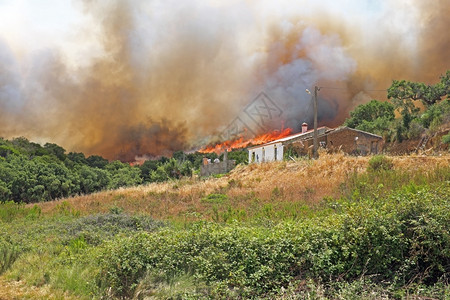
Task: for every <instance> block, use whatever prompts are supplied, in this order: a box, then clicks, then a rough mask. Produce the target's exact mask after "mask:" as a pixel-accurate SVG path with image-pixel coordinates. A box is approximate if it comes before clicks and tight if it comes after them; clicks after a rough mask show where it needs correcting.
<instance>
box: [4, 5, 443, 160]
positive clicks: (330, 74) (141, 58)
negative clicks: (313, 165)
mask: <svg viewBox="0 0 450 300" xmlns="http://www.w3.org/2000/svg"><path fill="white" fill-rule="evenodd" d="M449 10H450V0H435V1H420V0H384V1H382V0H364V1H361V0H359V1H357V0H342V1H332V0H317V1H307V0H297V1H290V0H279V1H273V0H272V1H269V0H259V1H256V0H228V1H220V0H184V1H175V0H164V1H160V0H151V1H144V0H142V1H138V0H121V1H119V0H53V1H52V0H40V1H33V0H14V1H13V0H0V20H1V21H0V136H2V137H4V138H13V137H18V136H25V137H27V138H28V139H30V140H33V141H37V142H41V143H45V142H51V143H57V144H59V145H61V146H63V147H64V148H65V149H66V150H67V151H82V152H84V153H86V154H87V155H91V154H97V155H102V156H104V157H106V158H108V159H121V160H123V161H133V160H134V159H136V158H137V157H149V158H151V157H158V156H161V155H171V153H172V152H174V151H178V150H185V151H187V150H195V149H198V148H199V147H201V146H202V145H205V144H207V143H210V142H213V141H219V140H221V139H223V138H225V137H228V138H229V137H230V134H231V135H232V134H236V133H245V134H251V135H255V134H260V133H263V132H266V131H270V130H280V129H282V128H284V127H291V128H293V130H294V131H298V130H300V127H299V125H300V124H301V123H303V122H304V121H306V122H311V119H312V115H311V114H312V113H311V105H310V104H311V96H310V95H308V94H307V93H306V92H305V89H306V88H308V89H310V90H311V89H313V88H314V86H315V85H319V86H322V87H325V88H324V89H322V90H321V91H320V93H319V125H327V126H338V125H339V124H341V123H342V122H343V121H344V120H345V118H346V117H348V113H349V111H351V110H352V109H353V108H354V107H355V106H357V105H358V104H361V103H365V102H368V101H370V100H371V99H374V98H375V99H380V100H384V99H385V97H386V93H385V92H384V91H383V90H386V89H387V88H388V87H389V85H390V84H391V82H392V80H394V79H407V80H413V81H422V82H426V83H429V84H432V83H435V82H437V81H438V80H439V76H440V75H441V74H443V73H445V71H446V70H447V69H450V55H449V51H448V45H449V44H450V38H449V35H448V28H450V21H449V18H448V15H449V13H450V11H449ZM326 87H331V89H327V88H326ZM380 90H381V91H380ZM262 93H263V94H262ZM261 95H264V97H266V98H264V97H262V96H261ZM271 109H272V110H271ZM255 112H256V113H255ZM271 112H273V114H270V113H271ZM268 113H269V114H270V117H267V115H268ZM243 128H244V129H243Z"/></svg>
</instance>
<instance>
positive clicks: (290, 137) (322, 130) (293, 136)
mask: <svg viewBox="0 0 450 300" xmlns="http://www.w3.org/2000/svg"><path fill="white" fill-rule="evenodd" d="M329 130H330V128H328V127H326V126H322V127H319V128H317V131H318V132H320V133H318V134H319V135H323V134H326V133H327V132H329ZM313 132H314V129H311V130H308V131H306V132H303V133H302V132H300V133H296V134H291V135H288V136H286V137H284V138H281V139H278V140H275V141H271V142H268V143H265V144H259V145H255V146H251V147H248V148H247V149H254V148H259V147H264V146H268V145H273V144H278V143H283V142H287V141H291V140H294V139H299V138H300V139H301V138H306V137H308V136H309V135H310V134H311V133H313Z"/></svg>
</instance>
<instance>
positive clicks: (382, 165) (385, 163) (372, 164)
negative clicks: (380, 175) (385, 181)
mask: <svg viewBox="0 0 450 300" xmlns="http://www.w3.org/2000/svg"><path fill="white" fill-rule="evenodd" d="M393 167H394V164H393V163H392V159H390V158H388V157H386V156H384V155H375V156H373V157H371V158H370V159H369V167H368V170H369V171H388V170H391V169H392V168H393Z"/></svg>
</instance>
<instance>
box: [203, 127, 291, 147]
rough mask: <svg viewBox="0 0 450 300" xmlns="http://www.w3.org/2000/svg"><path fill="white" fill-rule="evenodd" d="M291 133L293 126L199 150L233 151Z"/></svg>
mask: <svg viewBox="0 0 450 300" xmlns="http://www.w3.org/2000/svg"><path fill="white" fill-rule="evenodd" d="M290 134H292V129H291V128H286V129H284V130H282V131H279V130H274V131H272V132H268V133H264V134H261V135H258V136H257V137H254V138H252V139H249V140H244V138H243V137H240V138H238V139H235V140H229V141H225V142H223V143H219V144H215V145H209V146H206V147H205V148H203V149H201V150H199V151H198V152H200V153H212V152H216V153H220V152H222V151H224V150H227V151H231V150H233V149H242V148H246V147H248V146H254V145H261V144H264V143H269V142H271V141H275V140H278V139H281V138H284V137H287V136H288V135H290Z"/></svg>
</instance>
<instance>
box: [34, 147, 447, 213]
mask: <svg viewBox="0 0 450 300" xmlns="http://www.w3.org/2000/svg"><path fill="white" fill-rule="evenodd" d="M369 159H370V157H355V156H347V155H344V154H326V153H321V156H320V159H318V160H316V161H314V160H299V161H295V162H293V161H290V162H273V163H264V164H252V165H248V166H238V167H236V168H235V169H234V170H233V171H232V172H231V173H229V174H227V175H226V176H223V177H221V178H210V179H206V180H204V179H199V178H188V179H182V180H179V181H170V182H166V183H152V184H149V185H145V186H138V187H133V188H126V189H125V188H124V189H118V190H115V191H105V192H100V193H96V194H91V195H86V196H78V197H72V198H67V199H63V200H59V201H52V202H46V203H41V204H39V205H40V206H41V208H42V212H43V213H44V214H54V213H57V212H58V209H60V207H61V202H62V201H66V202H67V203H68V206H69V207H70V208H71V209H72V210H73V211H76V212H79V213H81V214H82V215H84V214H92V213H104V212H108V211H109V210H110V209H111V208H113V207H119V208H121V209H123V210H124V211H126V212H129V213H140V214H148V215H151V216H152V217H154V218H156V219H173V218H175V219H176V218H183V219H198V218H206V219H209V218H211V217H212V205H211V204H210V203H205V202H204V201H201V199H202V198H204V197H205V196H207V195H209V194H211V193H220V194H226V195H227V197H228V203H227V205H229V206H230V207H233V208H234V209H238V210H239V209H245V210H248V209H250V210H251V207H252V206H255V205H259V206H261V205H264V204H267V203H272V204H277V203H279V202H281V201H282V202H292V203H302V204H308V205H314V204H316V203H318V202H320V201H321V200H322V199H323V198H324V197H326V196H338V195H339V193H340V190H339V187H340V186H341V184H342V183H344V182H345V181H346V180H347V179H348V178H349V176H350V175H351V174H353V173H354V172H358V173H361V172H365V170H366V168H367V166H368V161H369ZM392 160H393V163H394V168H395V169H402V170H408V171H410V172H431V171H433V170H434V169H436V168H437V167H442V166H448V165H450V155H448V154H447V155H443V156H398V157H392Z"/></svg>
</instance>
